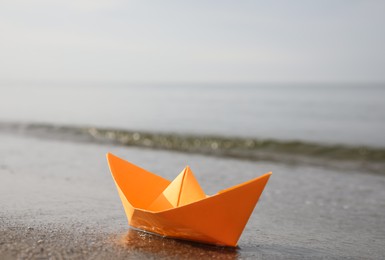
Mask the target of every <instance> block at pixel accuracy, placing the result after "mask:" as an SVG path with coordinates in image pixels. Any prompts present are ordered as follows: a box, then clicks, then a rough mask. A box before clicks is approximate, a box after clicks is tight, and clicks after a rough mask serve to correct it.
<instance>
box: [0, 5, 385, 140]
mask: <svg viewBox="0 0 385 260" xmlns="http://www.w3.org/2000/svg"><path fill="white" fill-rule="evenodd" d="M383 10H385V4H384V2H383V1H338V2H335V1H322V2H319V3H309V2H307V1H296V2H295V3H288V2H284V1H272V2H267V3H264V2H255V1H242V2H240V3H237V4H236V5H234V4H233V3H232V2H230V1H221V2H220V3H219V2H217V1H208V2H196V1H187V2H183V3H181V2H178V1H162V2H159V3H158V2H149V1H103V0H99V1H88V0H82V1H33V2H30V1H2V3H1V8H0V32H1V41H0V57H1V58H0V84H1V85H0V86H1V95H0V120H1V121H2V122H29V123H34V122H39V123H48V124H51V123H54V124H63V125H83V126H84V125H87V126H98V127H109V128H119V129H129V130H137V131H150V132H159V131H161V132H162V131H163V132H172V133H194V134H199V135H206V134H211V135H221V136H236V137H252V138H258V139H267V138H268V139H276V140H300V141H311V142H317V143H336V144H348V145H365V146H376V147H378V146H380V147H384V146H385V135H384V134H383V133H384V132H385V112H384V111H385V102H383V100H384V97H385V88H384V81H385V74H384V73H383V72H384V70H383V69H384V67H385V51H384V48H383V46H385V34H384V32H383V26H384V25H385V17H384V15H383Z"/></svg>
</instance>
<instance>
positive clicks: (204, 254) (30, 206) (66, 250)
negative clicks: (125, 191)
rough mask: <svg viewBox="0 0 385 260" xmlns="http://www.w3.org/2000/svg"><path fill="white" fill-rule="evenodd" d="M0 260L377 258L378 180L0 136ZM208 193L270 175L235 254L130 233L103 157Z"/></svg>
mask: <svg viewBox="0 0 385 260" xmlns="http://www.w3.org/2000/svg"><path fill="white" fill-rule="evenodd" d="M0 144H1V145H0V176H1V179H0V180H1V181H0V205H1V210H0V259H14V258H21V259H30V258H32V259H37V258H38V259H50V258H52V259H62V258H65V259H68V258H69V259H84V258H88V259H123V258H157V259H158V258H165V259H167V258H182V259H183V258H197V257H199V258H209V257H210V258H218V259H223V258H225V259H248V258H250V259H255V258H263V259H276V258H282V259H298V258H335V259H340V258H356V259H362V258H365V259H382V258H383V257H384V255H385V249H384V248H385V247H384V244H385V229H384V227H385V200H384V198H385V175H381V174H367V173H365V172H359V171H354V170H351V169H350V170H345V171H344V170H336V169H332V168H327V167H316V166H309V165H307V166H303V165H300V164H296V165H288V164H281V163H278V162H268V163H267V162H252V161H241V160H236V159H224V158H217V157H210V156H202V155H192V154H183V153H176V152H169V151H159V150H158V151H155V150H149V149H141V148H127V147H121V146H114V145H108V144H93V143H82V142H68V141H60V140H49V139H44V138H32V137H28V136H15V135H8V134H0ZM106 152H112V153H114V154H116V155H118V156H120V157H123V158H125V159H127V160H129V161H131V162H134V163H136V164H138V165H140V166H142V167H144V168H146V169H148V170H150V171H152V172H155V173H158V174H160V175H162V176H164V177H166V178H168V179H173V178H174V177H175V176H176V175H177V174H178V173H179V172H180V170H182V169H183V168H184V166H185V165H189V166H190V167H191V168H192V170H193V172H194V174H195V175H196V177H197V179H198V181H199V182H200V183H201V184H202V186H203V188H204V190H205V191H206V193H208V194H213V193H216V192H217V191H218V190H221V189H224V188H226V187H229V186H232V185H235V184H238V183H240V182H242V181H246V180H248V179H250V178H253V177H256V176H259V175H261V174H263V173H265V172H268V171H273V175H272V177H271V179H270V181H269V183H268V185H267V187H266V189H265V191H264V193H263V195H262V198H261V200H260V202H259V203H258V205H257V207H256V209H255V211H254V213H253V215H252V216H251V219H250V221H249V223H248V225H247V226H246V229H245V231H244V233H243V235H242V237H241V239H240V241H239V247H238V248H235V249H228V248H218V247H211V246H205V245H199V244H194V243H188V242H183V241H177V240H173V239H165V238H160V237H157V236H153V235H149V234H145V233H142V232H137V231H134V230H129V229H128V226H127V222H126V218H125V215H124V212H123V208H122V206H121V204H120V200H119V197H118V195H117V191H116V188H115V186H114V183H113V181H112V178H111V176H110V173H109V170H108V166H107V162H106V159H105V153H106Z"/></svg>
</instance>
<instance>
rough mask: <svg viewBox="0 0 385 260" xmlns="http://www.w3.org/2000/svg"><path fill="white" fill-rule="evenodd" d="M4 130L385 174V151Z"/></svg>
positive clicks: (36, 127)
mask: <svg viewBox="0 0 385 260" xmlns="http://www.w3.org/2000/svg"><path fill="white" fill-rule="evenodd" d="M0 131H2V132H11V133H16V134H27V135H34V136H38V137H43V138H56V139H65V140H73V141H87V142H99V143H100V142H102V143H114V144H119V145H125V146H135V147H145V148H150V149H162V150H171V151H179V152H188V153H197V154H205V155H214V156H221V157H231V158H238V159H247V160H270V161H285V162H292V163H296V162H301V163H303V162H313V163H314V162H317V161H318V162H320V160H323V163H324V162H325V160H327V162H328V164H336V163H338V164H339V165H341V164H343V163H344V162H345V163H346V162H354V164H360V165H366V167H369V168H373V167H374V168H375V169H374V171H383V169H384V168H383V167H384V164H385V163H384V162H385V148H374V147H367V146H346V145H339V144H335V145H331V144H319V143H311V142H303V141H282V140H273V139H255V138H244V137H224V136H216V135H191V134H175V133H159V132H158V133H157V132H146V131H131V130H124V129H113V128H98V127H86V126H63V125H53V124H36V123H28V124H27V123H4V122H3V123H0Z"/></svg>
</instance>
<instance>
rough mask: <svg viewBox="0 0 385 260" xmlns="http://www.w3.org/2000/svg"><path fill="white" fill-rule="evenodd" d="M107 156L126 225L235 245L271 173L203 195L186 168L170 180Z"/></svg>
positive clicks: (175, 236) (206, 241)
mask: <svg viewBox="0 0 385 260" xmlns="http://www.w3.org/2000/svg"><path fill="white" fill-rule="evenodd" d="M107 160H108V164H109V166H110V170H111V173H112V177H113V179H114V181H115V184H116V187H117V189H118V192H119V196H120V199H121V200H122V203H123V207H124V210H125V212H126V215H127V219H128V224H129V225H130V226H132V227H134V228H137V229H140V230H144V231H147V232H151V233H155V234H158V235H162V236H167V237H172V238H178V239H185V240H191V241H196V242H202V243H208V244H215V245H222V246H236V245H237V242H238V240H239V238H240V236H241V234H242V231H243V229H244V228H245V226H246V223H247V221H248V219H249V217H250V215H251V213H252V212H253V210H254V207H255V205H256V204H257V202H258V199H259V197H260V195H261V193H262V191H263V189H264V187H265V185H266V183H267V181H268V179H269V177H270V175H271V173H266V174H264V175H262V176H260V177H258V178H255V179H252V180H250V181H247V182H245V183H242V184H239V185H236V186H233V187H231V188H228V189H226V190H222V191H220V192H218V193H217V194H215V195H213V196H207V195H205V193H204V192H203V190H202V188H201V187H200V186H199V184H198V182H197V181H196V179H195V177H194V175H193V173H192V171H191V170H190V168H189V167H186V168H185V169H184V170H183V171H182V172H181V173H180V174H179V175H178V176H177V177H176V179H175V180H174V181H172V182H170V181H169V180H166V179H164V178H162V177H160V176H158V175H155V174H153V173H151V172H148V171H146V170H144V169H142V168H140V167H138V166H136V165H133V164H131V163H129V162H127V161H125V160H123V159H121V158H118V157H116V156H114V155H112V154H110V153H108V154H107Z"/></svg>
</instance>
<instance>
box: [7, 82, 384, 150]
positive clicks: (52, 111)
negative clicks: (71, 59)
mask: <svg viewBox="0 0 385 260" xmlns="http://www.w3.org/2000/svg"><path fill="white" fill-rule="evenodd" d="M0 123H2V124H3V125H6V124H8V123H12V124H15V123H23V124H36V123H39V124H45V125H62V126H63V125H64V126H74V127H77V126H79V127H80V126H88V127H90V126H92V127H95V128H108V129H120V130H127V131H137V132H138V133H141V132H147V133H148V132H150V133H168V134H190V135H191V134H192V135H197V136H201V137H202V136H203V137H204V136H220V137H226V138H255V139H258V140H274V141H276V142H281V141H284V142H287V141H298V142H304V143H316V144H328V145H345V146H365V147H374V148H384V147H385V84H369V83H368V84H364V83H360V84H341V83H339V84H337V83H335V84H331V83H328V84H320V83H318V84H315V83H313V84H310V83H297V84H294V83H290V84H289V83H279V84H278V83H277V84H273V83H255V84H251V83H250V84H244V83H242V84H241V83H240V84H235V83H231V84H230V83H217V84H213V83H210V84H208V83H207V84H204V83H194V84H193V83H189V84H187V83H184V84H182V83H170V84H165V83H162V84H134V83H130V84H129V83H74V82H67V83H63V82H61V83H57V82H55V83H47V82H40V83H39V82H34V83H28V82H27V83H25V82H24V83H17V84H15V83H2V84H1V85H0Z"/></svg>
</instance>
